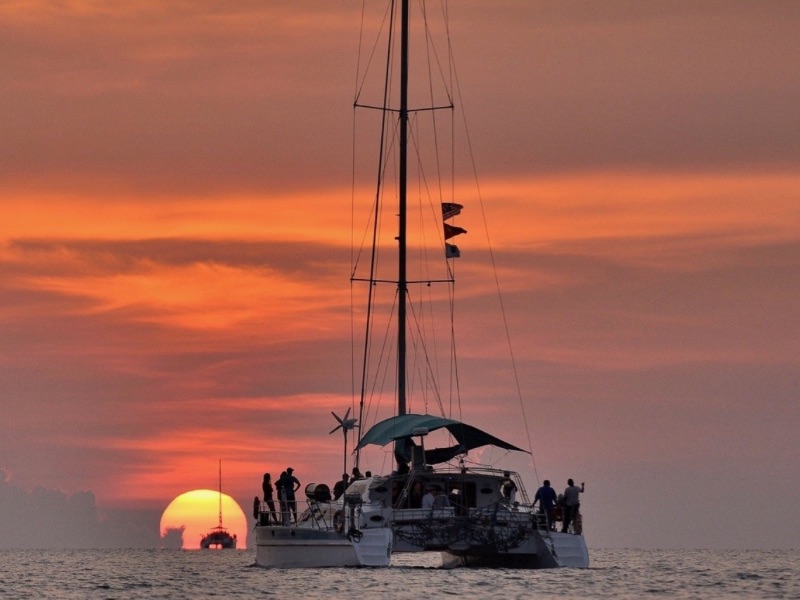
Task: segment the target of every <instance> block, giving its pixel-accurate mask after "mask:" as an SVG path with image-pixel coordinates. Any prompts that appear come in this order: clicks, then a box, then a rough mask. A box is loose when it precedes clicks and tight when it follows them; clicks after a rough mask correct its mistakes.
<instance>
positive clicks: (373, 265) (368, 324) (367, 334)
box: [354, 11, 394, 466]
mask: <svg viewBox="0 0 800 600" xmlns="http://www.w3.org/2000/svg"><path fill="white" fill-rule="evenodd" d="M390 19H391V20H390V23H389V44H388V48H387V51H386V76H385V79H384V82H383V105H384V106H388V104H389V87H390V86H389V83H390V77H391V67H390V66H391V62H392V50H391V48H392V33H393V30H394V28H393V26H392V25H393V21H394V11H392V16H391V17H390ZM354 110H355V109H354ZM387 121H388V113H387V112H384V113H383V118H382V119H381V135H380V140H379V158H378V172H377V182H376V190H375V203H374V207H375V208H374V215H375V218H374V220H373V229H372V252H371V258H370V268H369V277H370V280H372V279H374V277H375V269H376V265H377V260H376V259H377V252H378V244H377V240H378V231H379V218H378V217H379V214H380V210H379V205H380V198H381V191H382V189H383V188H382V183H383V176H382V171H383V160H384V158H383V157H384V150H385V143H386V129H387ZM373 299H374V286H373V285H371V284H370V285H369V291H368V292H367V315H366V332H365V336H364V355H363V360H362V365H361V367H362V368H361V390H360V399H359V410H358V419H359V422H361V423H363V422H364V421H363V419H364V395H365V394H366V386H367V381H366V379H367V364H368V360H369V347H370V343H369V340H370V336H371V328H372V319H373V316H372V308H373ZM361 431H362V428H359V432H358V441H359V442H361ZM360 458H361V450H360V449H359V450H358V451H357V452H356V466H358V463H359V459H360Z"/></svg>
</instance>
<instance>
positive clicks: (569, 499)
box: [561, 479, 586, 533]
mask: <svg viewBox="0 0 800 600" xmlns="http://www.w3.org/2000/svg"><path fill="white" fill-rule="evenodd" d="M585 489H586V486H585V485H584V483H583V482H581V487H578V486H577V485H575V482H574V481H572V479H567V489H565V490H564V526H563V527H562V528H561V531H562V532H563V533H566V532H567V529H568V528H569V525H570V523H573V522H575V519H576V518H577V517H578V511H580V508H581V496H580V495H581V494H582V493H583V492H584V490H585Z"/></svg>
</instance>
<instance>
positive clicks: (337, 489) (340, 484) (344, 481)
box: [333, 473, 350, 500]
mask: <svg viewBox="0 0 800 600" xmlns="http://www.w3.org/2000/svg"><path fill="white" fill-rule="evenodd" d="M348 485H350V480H349V479H348V478H347V473H342V478H341V479H340V480H339V481H337V482H336V483H335V484H334V486H333V499H334V500H338V499H339V498H341V497H342V494H344V493H345V491H346V490H347V486H348Z"/></svg>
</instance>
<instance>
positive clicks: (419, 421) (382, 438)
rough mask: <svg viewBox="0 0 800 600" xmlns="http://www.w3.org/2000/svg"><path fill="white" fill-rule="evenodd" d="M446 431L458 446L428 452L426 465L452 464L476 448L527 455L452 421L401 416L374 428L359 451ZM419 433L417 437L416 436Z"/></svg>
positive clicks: (362, 439) (475, 428)
mask: <svg viewBox="0 0 800 600" xmlns="http://www.w3.org/2000/svg"><path fill="white" fill-rule="evenodd" d="M443 427H444V428H445V429H447V430H448V431H449V432H450V435H452V436H453V437H454V438H455V439H456V441H458V444H456V445H455V446H451V447H449V448H435V449H431V450H426V451H425V462H426V463H428V464H438V463H442V462H447V461H448V460H450V459H452V458H454V457H456V456H458V455H459V454H465V453H466V452H467V451H469V450H472V449H473V448H480V447H481V446H489V445H491V446H497V447H498V448H504V449H506V450H517V451H519V452H526V450H523V449H522V448H517V447H516V446H514V445H513V444H509V443H508V442H504V441H503V440H501V439H499V438H496V437H494V436H493V435H490V434H488V433H486V432H485V431H481V430H480V429H478V428H477V427H473V426H472V425H467V424H466V423H461V422H460V421H454V420H452V419H445V418H444V417H436V416H434V415H413V414H412V415H400V416H397V417H392V418H390V419H386V420H385V421H381V422H380V423H377V424H376V425H374V426H373V427H372V428H371V429H370V430H369V431H367V433H365V434H364V437H362V438H361V441H360V442H359V444H358V446H357V447H356V450H359V449H361V448H363V447H364V446H368V445H370V444H376V445H378V446H385V445H386V444H388V443H389V442H393V441H397V440H401V439H404V438H408V439H409V441H411V438H412V437H413V436H415V435H420V430H425V429H427V430H428V431H435V430H436V429H441V428H443ZM415 431H416V433H415Z"/></svg>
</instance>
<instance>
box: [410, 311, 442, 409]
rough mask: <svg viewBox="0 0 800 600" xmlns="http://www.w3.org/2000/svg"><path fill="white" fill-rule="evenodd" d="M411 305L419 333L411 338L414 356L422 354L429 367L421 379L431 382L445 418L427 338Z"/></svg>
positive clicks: (437, 402)
mask: <svg viewBox="0 0 800 600" xmlns="http://www.w3.org/2000/svg"><path fill="white" fill-rule="evenodd" d="M409 299H410V298H409ZM409 305H410V307H411V316H412V317H413V320H414V324H415V325H416V332H417V335H416V337H414V336H412V337H411V341H412V342H413V343H414V350H415V352H414V355H415V356H417V355H419V354H421V355H422V357H423V358H424V359H425V366H426V367H427V368H426V370H425V371H426V373H427V375H425V376H424V377H421V378H423V379H425V380H426V381H428V382H430V384H431V389H432V390H433V395H434V398H435V399H436V404H438V405H439V411H440V413H441V415H442V416H443V417H444V416H446V415H445V412H444V405H443V404H442V397H441V394H440V393H439V387H438V386H437V385H436V378H435V377H434V376H433V374H434V373H435V371H434V370H433V366H432V365H431V362H430V354H429V352H428V348H427V346H426V345H425V337H424V336H423V334H422V331H421V330H420V318H419V316H418V315H417V313H416V312H414V303H413V302H410V303H409ZM417 344H419V347H421V349H422V352H421V353H420V352H416V350H417V347H418V346H417ZM434 356H436V354H435V353H434Z"/></svg>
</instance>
